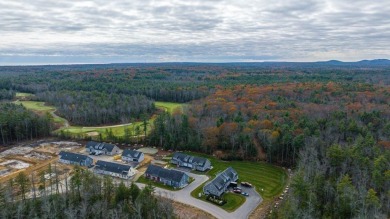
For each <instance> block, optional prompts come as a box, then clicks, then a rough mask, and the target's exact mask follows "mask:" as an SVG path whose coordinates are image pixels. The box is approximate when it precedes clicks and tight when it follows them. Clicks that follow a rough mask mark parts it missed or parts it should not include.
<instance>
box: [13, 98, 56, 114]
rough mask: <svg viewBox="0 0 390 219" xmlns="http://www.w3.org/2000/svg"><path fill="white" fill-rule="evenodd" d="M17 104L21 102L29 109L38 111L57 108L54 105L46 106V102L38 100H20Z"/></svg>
mask: <svg viewBox="0 0 390 219" xmlns="http://www.w3.org/2000/svg"><path fill="white" fill-rule="evenodd" d="M15 103H16V104H18V103H20V104H22V105H23V106H24V107H26V108H27V109H29V110H33V111H38V112H48V111H55V110H56V108H55V107H52V106H45V102H38V101H18V102H15Z"/></svg>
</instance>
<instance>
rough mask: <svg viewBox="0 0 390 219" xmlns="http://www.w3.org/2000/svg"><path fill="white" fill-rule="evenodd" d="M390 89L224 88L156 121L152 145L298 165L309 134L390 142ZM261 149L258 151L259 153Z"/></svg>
mask: <svg viewBox="0 0 390 219" xmlns="http://www.w3.org/2000/svg"><path fill="white" fill-rule="evenodd" d="M389 103H390V90H389V89H388V88H382V87H376V86H373V85H368V84H356V83H326V84H324V83H290V84H279V85H267V86H266V85H264V86H254V85H241V86H235V87H233V88H220V89H218V90H217V91H216V92H215V93H214V94H212V95H210V96H208V97H206V98H203V99H200V100H197V101H193V102H192V103H191V104H190V105H189V106H188V107H187V111H186V112H185V114H184V115H180V114H174V115H172V116H171V115H169V114H163V115H160V116H159V117H158V118H157V119H156V120H155V122H154V131H153V133H152V134H151V141H152V143H153V144H156V145H160V146H164V145H165V146H166V147H173V148H172V149H181V150H184V149H189V150H197V151H203V152H207V153H211V152H215V151H216V150H223V151H225V152H227V153H228V154H229V156H230V157H231V156H232V155H234V156H239V157H243V158H258V159H261V158H264V157H265V158H266V159H267V160H268V161H269V162H278V163H281V164H283V165H293V164H294V163H295V160H296V158H297V155H298V152H299V151H300V149H301V148H302V147H303V145H304V140H305V138H306V137H308V136H313V135H314V136H318V135H320V134H321V131H322V130H324V128H326V126H327V125H328V126H331V127H332V129H330V130H328V133H323V134H322V136H321V137H322V138H323V139H324V140H326V141H327V142H335V143H347V142H351V141H353V140H354V139H356V137H357V136H359V135H360V134H365V133H366V132H367V129H368V131H370V132H372V133H373V135H374V136H375V139H376V140H377V141H389V140H390V139H389V137H390V135H389V134H388V130H387V129H389V126H390V123H389V121H390V111H389V110H388V107H389V105H388V104H389ZM256 151H257V153H256Z"/></svg>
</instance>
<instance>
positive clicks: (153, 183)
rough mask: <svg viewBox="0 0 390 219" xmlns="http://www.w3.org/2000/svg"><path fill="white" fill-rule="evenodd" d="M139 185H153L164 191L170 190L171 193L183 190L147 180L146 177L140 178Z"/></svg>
mask: <svg viewBox="0 0 390 219" xmlns="http://www.w3.org/2000/svg"><path fill="white" fill-rule="evenodd" d="M137 182H138V183H143V184H146V185H149V184H151V185H152V186H154V187H159V188H162V189H167V190H170V191H178V190H181V188H177V189H175V188H173V187H172V186H168V185H164V184H162V183H159V182H155V181H153V180H150V179H147V178H145V176H143V175H142V176H140V177H139V178H138V180H137ZM190 183H191V182H190Z"/></svg>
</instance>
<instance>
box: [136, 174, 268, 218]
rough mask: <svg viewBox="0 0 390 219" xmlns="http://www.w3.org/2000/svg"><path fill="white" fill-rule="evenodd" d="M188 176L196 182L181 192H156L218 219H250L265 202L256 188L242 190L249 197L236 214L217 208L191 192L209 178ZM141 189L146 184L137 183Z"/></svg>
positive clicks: (163, 190)
mask: <svg viewBox="0 0 390 219" xmlns="http://www.w3.org/2000/svg"><path fill="white" fill-rule="evenodd" d="M187 174H188V175H189V176H190V177H193V178H194V179H195V180H194V181H193V182H192V183H191V184H189V185H188V186H186V187H185V188H183V189H182V190H179V191H169V190H166V189H162V188H158V187H156V188H155V192H156V193H157V194H159V195H161V196H164V197H167V198H169V199H172V200H174V201H177V202H182V203H185V204H188V205H191V206H194V207H196V208H199V209H201V210H203V211H206V212H208V213H210V214H212V215H213V216H215V217H216V218H220V219H230V218H232V219H236V218H248V217H249V214H250V213H251V212H252V211H253V210H254V209H255V208H256V207H257V206H258V205H259V204H260V203H261V202H262V201H263V199H262V198H261V197H260V195H259V194H258V193H257V192H256V191H255V189H254V188H242V190H243V191H244V192H247V193H248V194H249V197H246V201H245V203H244V204H243V205H241V207H239V208H238V209H237V210H235V211H234V212H227V211H225V210H223V209H222V208H219V207H218V206H215V205H213V204H211V203H208V202H205V201H202V200H199V199H196V198H194V197H192V196H191V192H192V191H193V190H194V189H196V188H197V187H198V186H200V185H201V184H202V183H204V182H206V181H207V180H208V179H209V177H208V176H205V175H197V174H193V173H188V172H187ZM136 184H137V185H138V186H139V187H141V188H143V187H144V186H145V184H141V183H136Z"/></svg>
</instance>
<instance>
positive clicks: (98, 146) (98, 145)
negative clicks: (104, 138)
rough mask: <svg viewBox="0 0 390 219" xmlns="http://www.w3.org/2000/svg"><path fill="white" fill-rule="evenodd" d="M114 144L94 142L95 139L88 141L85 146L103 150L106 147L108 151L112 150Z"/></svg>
mask: <svg viewBox="0 0 390 219" xmlns="http://www.w3.org/2000/svg"><path fill="white" fill-rule="evenodd" d="M115 146H116V145H114V144H108V143H104V142H96V141H89V142H88V143H87V145H86V147H87V148H93V149H95V150H103V149H106V150H107V151H108V152H112V150H113V149H114V147H115Z"/></svg>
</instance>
